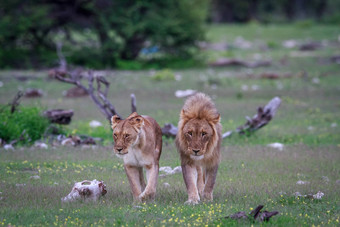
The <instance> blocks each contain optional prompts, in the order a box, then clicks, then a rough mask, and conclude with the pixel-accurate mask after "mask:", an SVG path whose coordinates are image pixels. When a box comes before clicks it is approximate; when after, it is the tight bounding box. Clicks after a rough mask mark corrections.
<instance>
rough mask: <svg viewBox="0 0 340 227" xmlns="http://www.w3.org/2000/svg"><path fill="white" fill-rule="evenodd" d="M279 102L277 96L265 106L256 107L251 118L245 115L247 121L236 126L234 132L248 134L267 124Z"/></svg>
mask: <svg viewBox="0 0 340 227" xmlns="http://www.w3.org/2000/svg"><path fill="white" fill-rule="evenodd" d="M280 104H281V99H280V98H279V97H275V98H273V99H272V100H270V101H269V102H268V104H267V105H266V106H265V107H263V108H262V107H259V108H258V109H257V114H255V115H254V116H253V117H252V118H250V117H248V116H247V117H246V119H247V122H246V123H245V124H244V125H242V126H240V127H238V128H237V129H236V132H238V133H239V134H249V133H253V132H255V131H257V130H259V129H260V128H262V127H263V126H265V125H267V124H268V123H269V122H270V120H271V119H273V117H274V116H275V114H276V111H277V109H278V108H279V106H280Z"/></svg>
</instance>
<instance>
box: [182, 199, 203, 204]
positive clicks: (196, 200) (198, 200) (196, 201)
mask: <svg viewBox="0 0 340 227" xmlns="http://www.w3.org/2000/svg"><path fill="white" fill-rule="evenodd" d="M199 202H200V199H188V200H187V201H186V202H185V203H184V204H185V205H197V204H198V203H199Z"/></svg>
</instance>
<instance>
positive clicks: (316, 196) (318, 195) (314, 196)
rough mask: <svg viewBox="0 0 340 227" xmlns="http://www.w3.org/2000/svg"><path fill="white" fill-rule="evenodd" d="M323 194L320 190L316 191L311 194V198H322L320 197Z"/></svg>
mask: <svg viewBox="0 0 340 227" xmlns="http://www.w3.org/2000/svg"><path fill="white" fill-rule="evenodd" d="M324 195H325V194H324V193H323V192H321V191H318V193H316V194H315V195H313V198H314V199H322V197H323V196H324Z"/></svg>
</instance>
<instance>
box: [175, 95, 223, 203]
mask: <svg viewBox="0 0 340 227" xmlns="http://www.w3.org/2000/svg"><path fill="white" fill-rule="evenodd" d="M221 131H222V126H221V124H220V114H219V113H218V111H217V109H216V107H215V105H214V103H213V102H212V100H211V99H210V98H209V96H207V95H205V94H203V93H197V94H195V95H193V96H191V97H189V98H188V99H187V100H186V101H185V103H184V106H183V108H182V110H181V113H180V119H179V122H178V133H177V136H176V146H177V150H178V152H179V154H180V158H181V166H182V173H183V179H184V182H185V185H186V188H187V193H188V200H187V202H186V203H187V204H198V203H199V201H200V197H202V199H203V200H205V201H212V200H213V189H214V185H215V181H216V175H217V170H218V166H219V163H220V147H221V140H222V135H221Z"/></svg>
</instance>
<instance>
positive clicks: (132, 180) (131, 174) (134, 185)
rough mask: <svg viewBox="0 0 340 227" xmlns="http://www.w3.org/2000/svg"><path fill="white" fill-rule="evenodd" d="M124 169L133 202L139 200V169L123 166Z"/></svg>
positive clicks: (140, 191)
mask: <svg viewBox="0 0 340 227" xmlns="http://www.w3.org/2000/svg"><path fill="white" fill-rule="evenodd" d="M124 169H125V172H126V175H127V178H128V180H129V184H130V188H131V191H132V195H133V198H134V200H139V197H138V196H139V195H140V194H141V193H142V187H141V185H140V179H139V169H138V167H135V166H130V165H124Z"/></svg>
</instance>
